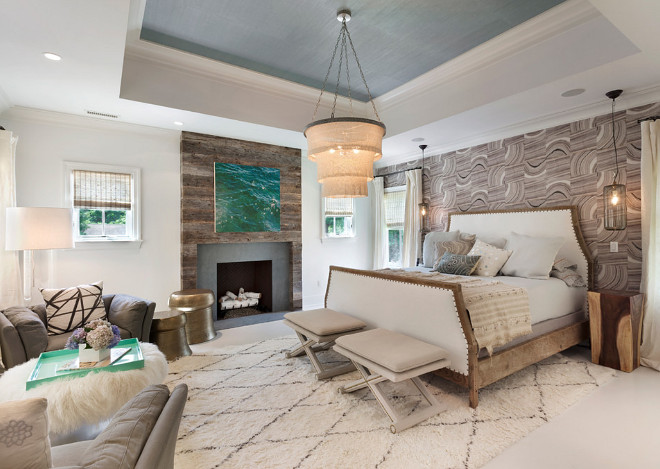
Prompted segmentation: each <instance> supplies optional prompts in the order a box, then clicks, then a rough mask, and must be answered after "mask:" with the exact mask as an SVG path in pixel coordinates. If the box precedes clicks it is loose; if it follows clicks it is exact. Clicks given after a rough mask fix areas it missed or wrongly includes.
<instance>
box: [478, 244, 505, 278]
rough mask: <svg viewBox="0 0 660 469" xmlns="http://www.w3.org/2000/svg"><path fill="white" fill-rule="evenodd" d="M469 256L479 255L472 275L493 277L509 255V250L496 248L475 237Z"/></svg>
mask: <svg viewBox="0 0 660 469" xmlns="http://www.w3.org/2000/svg"><path fill="white" fill-rule="evenodd" d="M468 255H469V256H481V259H480V260H479V263H478V264H477V268H476V269H475V270H474V275H478V276H480V277H495V275H497V273H498V272H499V271H500V269H501V268H502V266H503V265H504V264H505V263H506V261H507V260H508V259H509V256H510V255H511V251H507V250H504V249H499V248H496V247H495V246H492V245H490V244H488V243H484V242H483V241H481V240H480V239H477V240H476V241H475V243H474V246H473V247H472V249H471V250H470V252H469V253H468Z"/></svg>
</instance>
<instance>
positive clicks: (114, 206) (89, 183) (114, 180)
mask: <svg viewBox="0 0 660 469" xmlns="http://www.w3.org/2000/svg"><path fill="white" fill-rule="evenodd" d="M131 178H132V176H131V175H130V174H123V173H106V172H101V171H82V170H74V171H73V207H74V208H83V209H110V210H130V209H131V207H132V205H133V201H132V199H131Z"/></svg>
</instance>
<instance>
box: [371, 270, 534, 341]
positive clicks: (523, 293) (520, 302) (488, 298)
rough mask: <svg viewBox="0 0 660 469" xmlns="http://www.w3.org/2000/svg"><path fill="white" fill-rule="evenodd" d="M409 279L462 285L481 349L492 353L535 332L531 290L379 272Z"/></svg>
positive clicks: (424, 274) (445, 276) (431, 274)
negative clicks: (529, 293)
mask: <svg viewBox="0 0 660 469" xmlns="http://www.w3.org/2000/svg"><path fill="white" fill-rule="evenodd" d="M377 272H382V273H385V274H388V275H393V276H397V277H403V278H408V279H424V280H425V281H429V280H432V281H434V282H437V284H438V286H442V284H443V283H444V284H448V283H451V284H456V283H458V284H460V285H461V290H462V292H463V301H464V303H465V307H466V308H467V310H468V312H469V313H470V321H471V323H472V329H473V330H474V337H475V339H476V340H477V344H478V346H479V348H480V349H481V348H485V349H486V350H487V351H488V353H489V354H492V353H493V349H494V348H495V347H499V346H501V345H505V344H507V343H509V342H510V341H512V340H513V339H515V338H517V337H520V336H523V335H526V334H529V333H531V332H532V321H531V317H530V313H529V298H528V296H527V290H525V289H524V288H520V287H512V286H510V285H506V284H503V283H502V282H499V281H496V280H494V281H486V280H482V279H479V278H474V277H466V276H462V275H450V274H441V273H439V272H414V271H406V270H401V269H383V270H377Z"/></svg>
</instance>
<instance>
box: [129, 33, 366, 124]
mask: <svg viewBox="0 0 660 469" xmlns="http://www.w3.org/2000/svg"><path fill="white" fill-rule="evenodd" d="M124 59H125V60H126V59H128V60H132V61H133V63H136V64H140V63H147V64H150V65H152V66H156V67H162V68H165V69H170V70H174V71H176V72H178V73H182V74H185V75H188V76H190V77H200V78H204V79H206V80H210V81H212V82H215V83H217V84H219V85H221V86H235V87H238V88H241V89H244V90H245V91H246V92H258V93H264V94H267V95H271V96H276V97H279V98H285V99H287V100H292V101H296V102H299V103H301V104H303V105H306V106H309V107H310V114H311V110H313V109H314V106H315V105H316V103H317V101H318V100H319V95H320V94H321V91H320V90H318V89H316V88H313V87H310V86H306V85H301V84H299V83H294V82H292V81H288V80H285V79H282V78H278V77H273V76H271V75H266V74H264V73H260V72H255V71H253V70H249V69H246V68H242V67H238V66H236V65H231V64H227V63H224V62H219V61H216V60H211V59H208V58H206V57H202V56H198V55H195V54H191V53H189V52H184V51H181V50H178V49H174V48H171V47H167V46H163V45H161V44H156V43H153V42H149V41H144V40H142V39H139V40H137V41H131V42H130V43H127V44H126V49H125V54H124ZM352 101H353V102H352V108H351V101H350V100H349V99H348V98H346V97H344V96H338V97H337V104H336V110H337V111H338V113H339V114H346V115H351V113H354V114H355V115H356V117H366V116H368V115H369V114H370V111H371V106H370V105H369V103H366V102H364V101H360V100H356V99H353V100H352ZM333 103H334V94H332V93H329V92H327V91H326V92H324V93H323V96H322V97H321V104H320V109H321V108H323V109H331V108H332V106H333Z"/></svg>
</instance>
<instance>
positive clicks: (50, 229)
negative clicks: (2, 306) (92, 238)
mask: <svg viewBox="0 0 660 469" xmlns="http://www.w3.org/2000/svg"><path fill="white" fill-rule="evenodd" d="M72 247H74V244H73V218H72V213H71V209H68V208H50V207H48V208H45V207H9V208H7V230H6V236H5V249H6V250H8V251H23V298H24V299H25V301H26V302H29V301H30V299H31V298H32V286H33V278H32V277H33V270H34V260H33V257H32V251H33V250H34V249H67V248H72Z"/></svg>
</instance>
